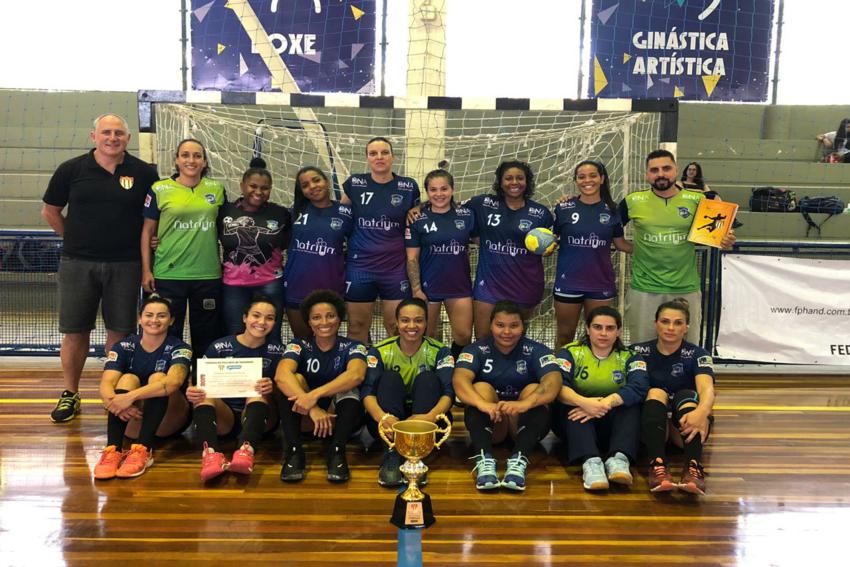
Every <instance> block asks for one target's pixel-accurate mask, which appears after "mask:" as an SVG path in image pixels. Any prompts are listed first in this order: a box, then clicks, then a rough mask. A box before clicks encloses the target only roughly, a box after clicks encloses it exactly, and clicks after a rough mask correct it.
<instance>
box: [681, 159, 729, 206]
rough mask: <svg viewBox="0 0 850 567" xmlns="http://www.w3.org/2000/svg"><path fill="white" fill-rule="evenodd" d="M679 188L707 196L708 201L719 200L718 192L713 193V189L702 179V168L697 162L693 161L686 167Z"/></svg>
mask: <svg viewBox="0 0 850 567" xmlns="http://www.w3.org/2000/svg"><path fill="white" fill-rule="evenodd" d="M678 185H679V187H681V188H682V189H690V190H691V191H699V192H700V193H702V194H703V195H705V198H706V199H718V200H719V195H718V194H717V191H712V190H711V187H709V186H708V184H707V183H706V182H705V179H703V177H702V166H701V165H700V164H698V163H697V162H695V161H692V162H691V163H689V164H688V165H686V166H685V170H684V171H683V172H682V180H681V181H680V182H679V184H678Z"/></svg>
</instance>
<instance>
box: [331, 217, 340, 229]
mask: <svg viewBox="0 0 850 567" xmlns="http://www.w3.org/2000/svg"><path fill="white" fill-rule="evenodd" d="M331 228H332V229H334V230H339V229H341V228H342V219H338V218H332V219H331Z"/></svg>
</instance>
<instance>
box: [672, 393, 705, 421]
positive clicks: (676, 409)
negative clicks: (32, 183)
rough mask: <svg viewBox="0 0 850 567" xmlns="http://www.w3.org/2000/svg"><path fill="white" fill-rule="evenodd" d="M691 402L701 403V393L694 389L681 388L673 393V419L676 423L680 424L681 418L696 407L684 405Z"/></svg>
mask: <svg viewBox="0 0 850 567" xmlns="http://www.w3.org/2000/svg"><path fill="white" fill-rule="evenodd" d="M689 403H693V404H699V394H697V393H696V392H695V391H694V390H679V391H678V392H676V393H675V394H674V395H673V400H672V406H673V421H674V423H676V425H678V424H679V418H681V417H682V416H683V415H685V414H686V413H690V412H692V411H693V410H694V409H695V408H693V407H683V406H684V405H685V404H689Z"/></svg>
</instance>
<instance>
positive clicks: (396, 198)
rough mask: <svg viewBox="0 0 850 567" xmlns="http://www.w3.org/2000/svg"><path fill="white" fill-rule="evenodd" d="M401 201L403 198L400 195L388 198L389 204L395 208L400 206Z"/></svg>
mask: <svg viewBox="0 0 850 567" xmlns="http://www.w3.org/2000/svg"><path fill="white" fill-rule="evenodd" d="M403 200H404V197H402V196H401V195H396V194H393V196H392V197H390V203H391V204H392V206H393V207H397V206H399V205H401V202H402V201H403Z"/></svg>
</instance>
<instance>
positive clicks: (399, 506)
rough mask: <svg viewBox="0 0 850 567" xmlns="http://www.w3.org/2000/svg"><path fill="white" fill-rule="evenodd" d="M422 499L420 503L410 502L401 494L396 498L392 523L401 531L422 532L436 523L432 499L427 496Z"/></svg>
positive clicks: (424, 495)
mask: <svg viewBox="0 0 850 567" xmlns="http://www.w3.org/2000/svg"><path fill="white" fill-rule="evenodd" d="M422 497H423V498H422V500H420V501H417V502H408V501H407V500H404V499H403V498H402V497H401V494H399V495H398V496H396V498H395V506H393V516H392V518H390V523H391V524H392V525H394V526H395V527H397V528H399V529H401V530H421V529H425V528H427V527H429V526H431V525H432V524H433V523H434V522H436V521H437V520H436V519H435V518H434V512H433V510H432V509H431V497H430V496H428V495H427V494H423V495H422Z"/></svg>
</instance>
